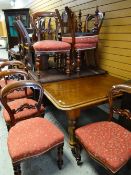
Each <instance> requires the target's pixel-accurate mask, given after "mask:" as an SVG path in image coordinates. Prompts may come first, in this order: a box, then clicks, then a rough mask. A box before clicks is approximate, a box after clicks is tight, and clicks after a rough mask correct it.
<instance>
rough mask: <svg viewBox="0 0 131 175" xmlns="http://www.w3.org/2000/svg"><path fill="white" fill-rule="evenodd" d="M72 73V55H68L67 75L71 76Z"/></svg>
mask: <svg viewBox="0 0 131 175" xmlns="http://www.w3.org/2000/svg"><path fill="white" fill-rule="evenodd" d="M70 73H71V60H70V53H67V57H66V74H67V75H68V76H70Z"/></svg>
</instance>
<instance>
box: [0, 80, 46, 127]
mask: <svg viewBox="0 0 131 175" xmlns="http://www.w3.org/2000/svg"><path fill="white" fill-rule="evenodd" d="M21 88H22V89H23V88H33V89H37V90H38V91H39V98H38V102H36V104H35V105H30V104H23V105H22V106H20V107H19V108H18V109H16V110H15V109H11V108H10V106H9V104H8V100H7V96H8V94H9V93H11V92H12V91H14V90H19V89H21ZM0 99H1V102H2V104H3V106H4V107H5V109H6V110H7V112H8V113H9V116H10V119H11V125H14V124H15V117H14V115H15V114H16V113H17V112H20V111H23V110H24V109H25V108H28V109H37V110H38V111H40V107H41V104H42V100H43V88H42V86H41V85H40V84H39V83H37V82H35V81H31V80H22V81H18V82H13V83H10V84H8V85H6V86H5V87H4V88H2V90H1V91H0Z"/></svg>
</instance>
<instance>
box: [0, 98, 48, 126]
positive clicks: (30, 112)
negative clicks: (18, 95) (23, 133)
mask: <svg viewBox="0 0 131 175" xmlns="http://www.w3.org/2000/svg"><path fill="white" fill-rule="evenodd" d="M36 103H37V102H36V101H35V100H33V99H27V98H23V99H17V100H14V101H11V102H8V105H9V106H10V108H11V109H15V110H16V109H18V108H19V107H20V106H22V105H23V104H30V105H33V106H34V105H35V104H36ZM44 111H45V108H44V107H43V106H42V107H41V109H40V113H42V112H43V113H44ZM37 114H38V110H37V109H36V108H35V109H27V108H25V109H24V110H22V111H19V112H17V113H16V114H15V115H14V116H15V119H16V121H20V120H24V119H28V118H31V117H34V116H35V115H37ZM3 116H4V119H5V121H6V122H7V123H9V124H10V116H9V113H8V112H7V110H6V109H4V110H3Z"/></svg>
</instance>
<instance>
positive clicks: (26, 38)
mask: <svg viewBox="0 0 131 175" xmlns="http://www.w3.org/2000/svg"><path fill="white" fill-rule="evenodd" d="M14 26H15V28H16V30H17V33H18V34H19V45H20V53H21V57H22V60H21V61H23V62H24V63H25V65H26V67H27V69H31V70H34V64H35V63H34V49H33V47H32V45H33V40H32V38H30V35H29V34H28V32H27V30H26V28H25V26H24V25H23V23H22V21H21V20H20V17H18V18H16V20H15V22H14Z"/></svg>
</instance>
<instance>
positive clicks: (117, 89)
mask: <svg viewBox="0 0 131 175" xmlns="http://www.w3.org/2000/svg"><path fill="white" fill-rule="evenodd" d="M125 92H126V93H128V94H131V85H128V84H127V85H126V84H120V85H114V86H113V87H112V88H111V90H110V92H109V96H108V97H109V107H110V117H109V120H111V119H112V117H113V114H118V115H121V116H124V117H126V118H127V119H131V111H129V110H128V109H121V108H120V107H117V106H116V104H115V105H114V100H113V97H114V96H116V95H122V94H123V93H125Z"/></svg>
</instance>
